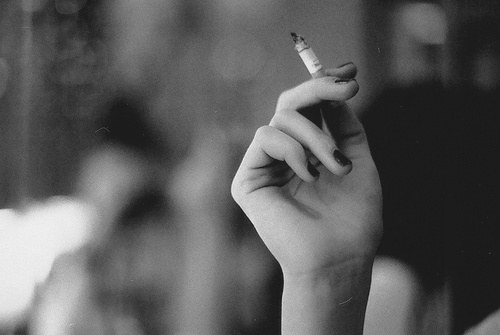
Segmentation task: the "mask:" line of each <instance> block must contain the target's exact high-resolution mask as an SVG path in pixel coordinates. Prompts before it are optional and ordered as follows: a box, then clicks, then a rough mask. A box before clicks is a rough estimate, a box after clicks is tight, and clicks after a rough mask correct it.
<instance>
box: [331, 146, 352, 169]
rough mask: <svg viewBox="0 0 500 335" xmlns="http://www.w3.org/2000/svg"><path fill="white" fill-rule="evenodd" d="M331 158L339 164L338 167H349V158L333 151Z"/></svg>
mask: <svg viewBox="0 0 500 335" xmlns="http://www.w3.org/2000/svg"><path fill="white" fill-rule="evenodd" d="M333 158H335V161H336V162H337V163H339V164H340V165H342V166H346V165H351V164H352V162H351V160H350V159H349V158H347V157H346V156H344V154H343V153H341V152H340V151H339V150H337V149H335V150H334V151H333Z"/></svg>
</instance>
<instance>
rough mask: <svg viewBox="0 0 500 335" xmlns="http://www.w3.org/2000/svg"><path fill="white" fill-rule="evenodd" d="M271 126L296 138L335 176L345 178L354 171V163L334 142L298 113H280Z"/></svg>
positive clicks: (276, 115)
mask: <svg viewBox="0 0 500 335" xmlns="http://www.w3.org/2000/svg"><path fill="white" fill-rule="evenodd" d="M270 125H271V126H273V127H275V128H277V129H279V130H281V131H282V132H283V133H285V134H287V135H289V136H290V137H291V138H294V139H295V140H296V141H297V142H298V143H300V145H302V146H303V147H305V148H306V149H308V150H309V151H311V152H312V153H313V154H314V156H315V157H316V158H317V159H318V160H319V161H320V162H321V163H322V164H323V165H324V166H325V167H326V168H327V169H328V170H329V171H330V172H332V173H333V174H335V175H338V176H343V175H346V174H348V173H349V172H350V171H351V170H352V162H351V161H350V160H349V159H348V158H347V157H345V155H344V154H343V153H342V152H341V151H340V150H339V149H338V148H337V146H336V144H335V142H334V140H333V139H332V138H331V137H330V136H329V135H327V134H326V133H325V132H323V131H322V130H321V129H320V128H318V127H317V126H316V125H315V124H314V123H312V122H311V121H310V120H308V119H307V118H306V117H304V116H303V115H301V114H300V113H299V112H297V111H280V112H278V113H276V114H275V116H274V117H273V119H272V120H271V123H270Z"/></svg>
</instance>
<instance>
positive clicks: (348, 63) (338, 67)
mask: <svg viewBox="0 0 500 335" xmlns="http://www.w3.org/2000/svg"><path fill="white" fill-rule="evenodd" d="M350 64H353V63H352V62H347V63H345V64H342V65H339V66H337V69H340V68H341V67H344V66H347V65H350Z"/></svg>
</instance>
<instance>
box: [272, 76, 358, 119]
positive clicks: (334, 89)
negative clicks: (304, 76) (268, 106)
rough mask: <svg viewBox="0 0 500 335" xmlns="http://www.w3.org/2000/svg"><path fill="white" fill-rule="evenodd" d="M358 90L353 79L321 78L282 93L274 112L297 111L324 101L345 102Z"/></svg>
mask: <svg viewBox="0 0 500 335" xmlns="http://www.w3.org/2000/svg"><path fill="white" fill-rule="evenodd" d="M358 90H359V86H358V83H357V82H356V80H355V79H343V78H336V77H331V76H327V77H322V78H318V79H314V80H309V81H306V82H304V83H302V84H300V85H299V86H296V87H294V88H292V89H289V90H287V91H285V92H283V93H282V94H281V95H280V97H279V99H278V103H277V104H276V111H280V110H299V109H303V108H307V107H310V106H314V105H317V104H319V103H320V102H324V101H345V100H348V99H350V98H352V97H353V96H354V95H356V93H357V92H358Z"/></svg>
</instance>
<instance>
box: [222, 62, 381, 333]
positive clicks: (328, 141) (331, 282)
mask: <svg viewBox="0 0 500 335" xmlns="http://www.w3.org/2000/svg"><path fill="white" fill-rule="evenodd" d="M355 75H356V67H355V66H354V65H353V64H352V63H349V64H347V65H345V66H342V67H339V68H336V69H328V70H326V76H325V77H322V78H315V79H311V80H309V81H307V82H304V83H302V84H300V85H298V86H296V87H294V88H292V89H290V90H288V91H285V92H283V93H282V94H281V96H280V97H279V99H278V102H277V106H276V112H275V115H274V117H273V118H272V120H271V122H270V124H269V125H268V126H263V127H261V128H259V129H258V130H257V132H256V134H255V138H254V140H253V141H252V143H251V144H250V146H249V148H248V150H247V152H246V154H245V156H244V158H243V160H242V162H241V165H240V167H239V170H238V172H237V173H236V175H235V178H234V180H233V184H232V188H231V192H232V195H233V198H234V199H235V201H236V202H237V203H238V204H239V205H240V206H241V208H242V209H243V210H244V212H245V213H246V215H247V216H248V217H249V219H250V220H251V221H252V223H253V224H254V226H255V228H256V230H257V232H258V233H259V235H260V236H261V238H262V239H263V241H264V243H265V244H266V246H267V247H268V248H269V250H270V251H271V253H272V254H273V255H274V257H275V258H276V259H277V261H278V262H279V264H280V265H281V268H282V271H283V278H284V291H283V301H282V334H308V335H314V334H361V333H362V329H363V320H364V313H365V309H366V302H367V299H368V291H369V287H370V278H371V269H372V265H373V259H374V255H375V251H376V249H377V246H378V243H379V241H380V237H381V234H382V219H381V205H382V196H381V188H380V181H379V177H378V173H377V170H376V167H375V165H374V163H373V160H372V157H371V155H370V151H369V148H368V143H367V139H366V136H365V133H364V131H363V128H362V126H361V124H360V122H359V120H358V119H357V118H356V116H355V115H354V114H353V113H352V112H351V111H350V110H349V109H348V108H347V107H346V105H345V104H344V101H346V100H348V99H350V98H352V97H353V96H354V95H355V94H356V93H357V91H358V84H357V82H356V80H355V79H354V77H355ZM320 109H321V112H320ZM318 113H322V116H323V127H322V128H319V127H318V126H316V125H315V124H314V123H313V122H311V120H310V119H308V117H312V116H314V115H315V114H316V116H318V115H319V114H318ZM336 149H338V150H340V151H341V152H342V153H343V154H344V155H345V156H346V157H347V158H348V159H349V160H350V161H352V164H346V165H342V164H340V163H339V162H338V161H337V160H335V158H334V155H333V152H334V150H336ZM308 162H310V163H312V164H313V165H314V166H316V169H317V170H318V171H319V176H315V174H314V173H311V168H310V166H309V169H308V164H309V163H308ZM309 165H310V164H309Z"/></svg>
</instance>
